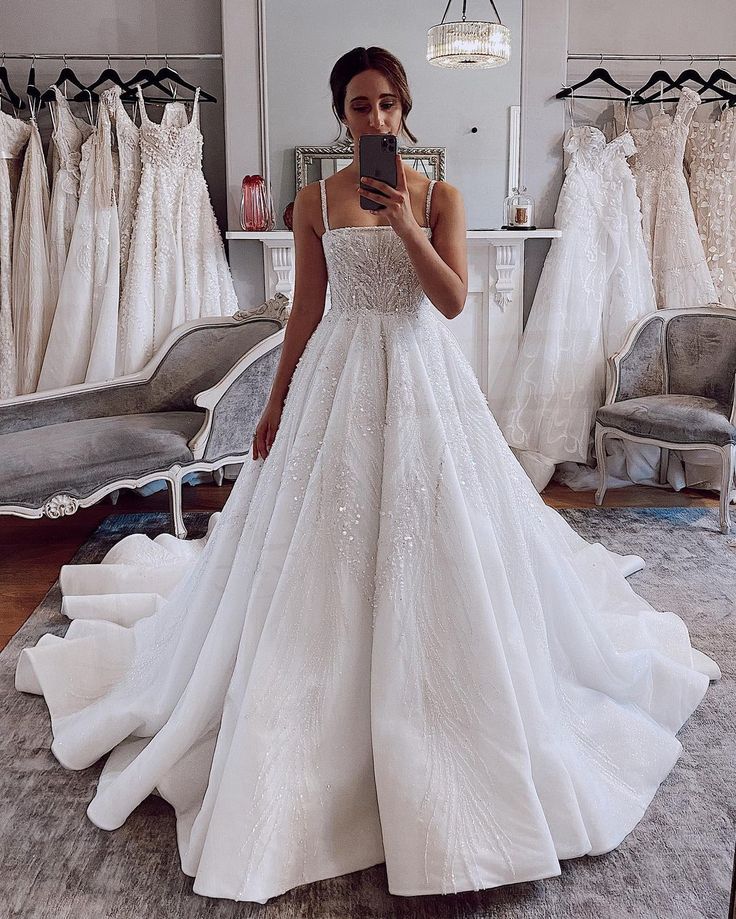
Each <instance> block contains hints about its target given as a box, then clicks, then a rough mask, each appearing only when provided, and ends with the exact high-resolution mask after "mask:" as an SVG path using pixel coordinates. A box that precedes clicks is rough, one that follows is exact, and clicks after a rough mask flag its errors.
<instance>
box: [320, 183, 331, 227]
mask: <svg viewBox="0 0 736 919" xmlns="http://www.w3.org/2000/svg"><path fill="white" fill-rule="evenodd" d="M319 196H320V200H321V201H322V222H323V223H324V225H325V232H327V230H329V229H330V225H329V223H328V222H327V189H326V188H325V180H324V179H320V180H319Z"/></svg>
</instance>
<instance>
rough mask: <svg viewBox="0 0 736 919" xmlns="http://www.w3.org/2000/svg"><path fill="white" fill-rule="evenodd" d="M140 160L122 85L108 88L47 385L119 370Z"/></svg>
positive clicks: (90, 151)
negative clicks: (123, 299)
mask: <svg viewBox="0 0 736 919" xmlns="http://www.w3.org/2000/svg"><path fill="white" fill-rule="evenodd" d="M140 162H141V160H140V150H139V144H138V128H137V127H136V126H135V124H134V123H133V121H132V120H131V118H130V116H129V115H128V113H127V112H126V111H125V106H124V105H123V103H122V101H121V99H120V88H119V87H118V86H114V87H112V88H111V89H106V90H105V91H104V92H103V93H101V95H100V105H99V108H98V112H97V125H96V127H95V131H94V133H93V134H92V135H91V136H90V137H89V138H88V140H87V141H85V143H84V145H83V147H82V158H81V166H80V172H81V187H80V196H79V207H78V209H77V214H76V218H75V221H74V230H73V232H72V239H71V243H70V245H69V254H68V256H67V259H66V264H65V267H64V273H63V275H62V279H61V287H60V290H59V297H58V301H57V303H56V309H55V312H54V320H53V325H52V328H51V333H50V335H49V341H48V346H47V348H46V353H45V355H44V360H43V368H42V370H41V375H40V378H39V382H38V388H39V389H43V390H46V389H56V388H58V387H62V386H71V385H73V384H75V383H85V382H86V383H93V382H98V381H101V380H111V379H112V378H113V377H114V376H115V363H116V357H117V348H118V313H119V306H120V290H121V285H122V282H123V281H124V278H125V271H126V260H127V251H128V243H129V240H130V232H131V226H132V222H133V217H132V214H133V210H134V208H135V200H136V196H137V193H138V184H139V181H140Z"/></svg>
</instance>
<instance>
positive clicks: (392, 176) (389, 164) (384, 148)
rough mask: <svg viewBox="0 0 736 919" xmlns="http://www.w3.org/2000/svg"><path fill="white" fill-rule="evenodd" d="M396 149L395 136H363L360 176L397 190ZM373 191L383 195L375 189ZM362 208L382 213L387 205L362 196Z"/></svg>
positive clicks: (361, 138)
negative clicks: (378, 181)
mask: <svg viewBox="0 0 736 919" xmlns="http://www.w3.org/2000/svg"><path fill="white" fill-rule="evenodd" d="M396 149H397V148H396V135H395V134H361V136H360V174H361V175H362V176H368V177H369V178H371V179H379V180H380V181H381V182H385V183H386V184H387V185H390V186H391V187H392V188H396V185H397V181H398V179H397V175H396ZM365 187H366V188H367V187H368V186H365ZM371 191H375V192H376V193H377V194H381V193H380V192H379V191H378V190H377V189H375V188H374V189H371ZM360 206H361V208H362V209H363V210H364V211H382V210H384V208H385V205H383V204H379V203H378V202H377V201H371V199H370V198H364V197H363V195H361V196H360Z"/></svg>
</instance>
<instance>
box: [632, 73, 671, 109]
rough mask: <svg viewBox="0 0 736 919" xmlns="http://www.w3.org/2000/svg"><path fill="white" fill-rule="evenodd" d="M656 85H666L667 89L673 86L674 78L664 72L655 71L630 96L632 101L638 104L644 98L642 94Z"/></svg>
mask: <svg viewBox="0 0 736 919" xmlns="http://www.w3.org/2000/svg"><path fill="white" fill-rule="evenodd" d="M657 83H666V84H667V85H668V86H669V87H672V86H674V83H675V81H674V78H673V77H671V76H670V75H669V74H668V73H667V71H666V70H655V71H654V73H653V74H652V75H651V77H649V79H648V80H647V81H646V83H643V84H642V85H641V86H640V87H639V88H638V89H637V90H636V91H635V92H634V95H633V96H632V101H635V102H637V103H638V102H640V101H641V100H642V99H643V98H644V93H645V92H646V91H647V90H648V89H651V88H652V87H653V86H655V85H656V84H657Z"/></svg>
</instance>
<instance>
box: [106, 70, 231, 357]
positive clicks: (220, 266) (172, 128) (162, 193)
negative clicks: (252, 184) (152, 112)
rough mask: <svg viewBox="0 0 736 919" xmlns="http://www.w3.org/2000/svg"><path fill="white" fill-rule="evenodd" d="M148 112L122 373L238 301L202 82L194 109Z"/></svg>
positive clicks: (125, 302) (124, 308)
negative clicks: (214, 193) (211, 172)
mask: <svg viewBox="0 0 736 919" xmlns="http://www.w3.org/2000/svg"><path fill="white" fill-rule="evenodd" d="M138 96H139V105H140V114H141V127H140V137H141V155H142V159H143V167H142V174H141V185H140V193H139V198H138V207H137V210H136V216H135V226H134V229H133V238H132V242H131V250H130V272H129V274H128V279H127V283H126V285H125V287H124V290H123V297H122V301H121V304H120V348H119V356H118V372H119V373H134V372H136V371H138V370H140V369H141V367H143V366H144V364H146V362H147V361H148V360H149V359H150V358H151V357H152V356H153V354H154V352H155V351H156V350H157V349H158V348H159V347H160V346H161V345H162V344H163V342H164V340H165V339H166V337H167V335H168V334H169V332H171V330H172V329H175V328H176V327H177V326H179V325H181V323H183V322H186V321H187V320H189V319H198V318H199V317H200V316H225V315H228V314H230V313H234V312H235V311H236V310H237V308H238V301H237V297H236V295H235V288H234V287H233V282H232V278H231V276H230V268H229V266H228V264H227V259H226V258H225V249H224V247H223V244H222V237H221V236H220V230H219V228H218V226H217V220H216V218H215V214H214V212H213V210H212V204H211V203H210V197H209V191H208V189H207V182H206V181H205V178H204V174H203V172H202V134H201V133H200V130H199V89H197V91H196V93H195V97H194V104H193V107H192V116H191V119H190V120H187V112H186V108H185V106H184V103H182V102H170V103H169V104H168V105H167V106H166V108H165V109H164V113H163V117H162V119H161V123H160V124H157V123H156V122H154V121H151V120H150V119H149V117H148V115H147V114H146V106H145V103H144V100H143V91H142V90H141V87H140V86H139V87H138Z"/></svg>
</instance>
